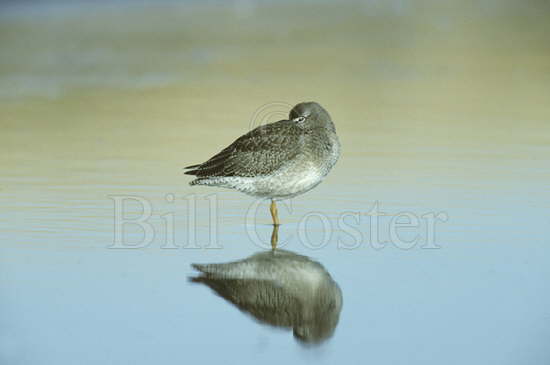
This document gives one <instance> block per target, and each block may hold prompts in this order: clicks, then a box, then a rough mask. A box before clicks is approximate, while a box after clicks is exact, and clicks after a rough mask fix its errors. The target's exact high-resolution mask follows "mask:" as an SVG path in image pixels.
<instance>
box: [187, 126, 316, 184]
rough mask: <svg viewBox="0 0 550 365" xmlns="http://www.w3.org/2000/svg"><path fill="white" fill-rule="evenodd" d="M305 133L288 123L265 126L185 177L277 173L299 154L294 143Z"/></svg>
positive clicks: (234, 143) (245, 136)
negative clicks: (284, 164)
mask: <svg viewBox="0 0 550 365" xmlns="http://www.w3.org/2000/svg"><path fill="white" fill-rule="evenodd" d="M305 133H306V132H305V131H304V130H303V129H301V128H300V127H299V126H297V125H296V124H295V123H294V122H292V121H289V120H281V121H279V122H275V123H271V124H266V125H262V126H259V127H257V128H256V129H253V130H252V131H250V132H248V133H247V134H245V135H243V136H241V137H239V138H238V139H237V140H235V142H233V143H232V144H230V145H229V146H227V147H226V148H224V149H223V150H222V151H221V152H219V153H218V154H217V155H215V156H213V157H212V158H210V159H209V160H208V161H206V162H204V163H202V164H199V165H193V166H188V167H187V168H189V169H191V170H190V171H187V172H185V173H186V174H189V175H195V176H197V177H199V178H201V177H211V176H259V175H267V174H270V173H271V172H273V171H276V170H277V169H279V168H280V167H281V166H282V165H283V163H285V162H286V161H288V160H291V159H293V158H294V157H296V155H297V154H298V153H299V152H300V151H299V148H298V143H299V141H300V139H301V138H303V136H304V134H305Z"/></svg>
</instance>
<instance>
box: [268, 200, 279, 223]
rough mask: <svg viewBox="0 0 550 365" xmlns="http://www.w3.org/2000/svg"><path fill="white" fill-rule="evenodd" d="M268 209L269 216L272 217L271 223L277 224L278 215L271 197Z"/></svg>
mask: <svg viewBox="0 0 550 365" xmlns="http://www.w3.org/2000/svg"><path fill="white" fill-rule="evenodd" d="M269 211H270V212H271V218H273V225H274V226H278V225H279V216H278V215H277V205H276V204H275V200H273V199H271V207H269Z"/></svg>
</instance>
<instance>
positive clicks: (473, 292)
mask: <svg viewBox="0 0 550 365" xmlns="http://www.w3.org/2000/svg"><path fill="white" fill-rule="evenodd" d="M549 39H550V2H548V1H544V0H527V1H519V0H501V1H496V0H482V1H469V0H468V1H436V0H420V1H404V0H387V1H380V0H370V1H369V0H367V1H341V2H329V1H300V2H290V1H252V0H250V1H246V0H242V1H190V0H189V1H168V0H166V1H164V0H163V1H131V0H114V1H107V0H104V1H49V0H46V1H38V0H37V1H31V0H22V1H16V0H12V1H1V2H0V50H1V51H0V166H2V174H1V176H0V201H1V206H2V209H1V210H0V232H1V234H2V243H1V244H0V295H1V296H2V298H3V300H2V303H0V328H2V331H1V332H0V359H1V360H2V361H1V362H2V363H5V364H54V363H55V364H71V363H75V362H76V363H80V364H86V363H90V364H92V363H94V364H95V363H102V364H110V363H113V364H120V363H130V362H131V363H134V364H138V363H143V364H145V363H151V362H161V363H167V362H184V363H185V362H189V361H197V360H200V361H203V362H205V363H212V362H214V361H219V362H221V361H230V362H236V361H239V362H244V363H248V362H250V363H252V362H258V361H261V362H262V363H280V362H281V361H289V362H292V363H296V362H304V363H313V362H315V363H335V362H346V363H354V362H357V363H368V362H375V363H378V364H385V363H388V364H404V363H407V364H410V363H424V364H440V363H446V364H455V363H456V364H459V363H460V364H463V363H469V364H497V363H498V364H518V363H521V364H542V363H547V362H548V361H550V352H549V350H548V346H547V344H548V339H549V337H550V311H549V310H548V308H550V295H549V294H548V290H547V289H548V288H547V283H548V280H549V279H550V268H549V266H548V260H549V259H550V248H549V246H548V243H549V240H548V227H549V226H550V221H549V213H550V171H549V167H550V42H549ZM309 100H315V101H317V102H319V103H320V104H321V105H323V106H324V107H325V108H326V109H327V110H328V111H329V112H330V113H331V115H332V117H333V120H334V122H335V124H336V128H337V131H338V134H339V136H340V140H341V143H342V146H343V153H342V157H341V159H340V161H339V163H338V164H337V166H336V167H335V169H334V170H333V171H332V173H331V174H330V175H329V176H328V178H327V179H326V181H325V182H324V183H323V184H321V185H320V186H319V187H318V188H316V189H315V190H313V191H311V192H309V193H308V194H306V195H304V196H301V197H298V198H296V199H294V200H293V201H292V210H289V209H288V208H284V207H283V208H280V217H281V220H282V222H283V223H285V224H284V225H283V226H282V227H281V230H280V232H279V235H280V238H281V239H282V240H283V241H286V242H287V245H286V246H285V249H289V250H292V251H294V252H297V253H300V254H302V255H306V256H310V257H312V259H315V260H318V261H319V262H320V263H321V264H323V265H324V266H325V268H326V269H327V270H328V272H330V273H331V275H332V276H333V278H334V280H335V281H336V282H337V283H338V284H339V285H340V287H341V289H342V293H343V300H344V306H343V309H342V313H341V316H340V322H339V324H338V327H337V328H336V331H335V334H334V336H333V337H332V338H331V339H330V340H328V341H327V342H326V343H325V344H323V345H322V346H319V347H316V348H315V349H312V348H307V349H305V348H303V347H301V346H299V345H297V344H296V343H295V341H294V340H293V339H292V336H291V335H290V333H288V332H285V331H281V330H276V329H273V328H270V327H269V326H265V325H260V324H258V323H256V322H254V320H252V319H251V318H249V317H247V316H246V315H245V314H242V313H240V312H239V311H238V310H237V309H236V308H234V307H232V306H231V305H230V304H228V303H226V302H224V301H223V300H222V299H220V298H217V297H215V296H214V295H213V294H212V293H211V292H210V291H209V290H208V289H207V288H205V287H197V286H193V285H192V284H191V283H189V282H188V281H187V280H186V277H187V276H188V275H189V274H190V273H191V272H192V270H191V268H190V266H189V264H190V263H192V262H223V261H230V260H236V259H241V258H244V257H246V256H249V255H250V254H252V253H254V252H257V251H259V250H260V248H258V247H256V246H255V245H254V244H253V243H251V240H250V237H249V236H248V235H247V233H246V230H245V228H244V216H245V214H246V211H247V208H248V207H249V206H250V204H252V203H253V199H252V198H249V197H246V196H243V195H240V194H238V193H236V192H228V191H221V190H219V189H209V188H204V187H196V188H193V189H191V187H189V186H188V182H189V181H190V179H189V177H187V176H185V175H183V174H182V170H181V167H183V166H187V165H191V164H195V163H199V162H202V161H204V160H206V159H207V158H208V157H210V156H211V155H212V154H213V153H215V152H217V151H218V150H220V149H221V148H223V147H225V146H226V145H227V144H229V143H230V142H231V141H233V140H234V139H235V138H236V137H238V136H240V135H241V134H243V133H245V132H246V131H247V130H249V129H250V128H251V127H253V126H256V125H258V124H259V123H265V122H272V121H276V120H278V119H282V118H283V117H284V115H285V114H286V113H288V111H289V109H290V107H291V106H292V105H294V104H296V103H298V102H301V101H309ZM192 193H195V194H198V197H199V198H198V199H199V200H197V218H196V225H197V226H196V227H195V229H196V230H197V233H196V234H197V237H198V242H208V240H209V238H208V237H209V236H208V235H209V234H210V227H211V224H210V223H211V222H210V218H209V205H208V201H207V200H204V199H203V197H204V194H210V193H217V195H216V196H217V199H218V215H219V217H218V219H219V221H218V225H217V230H218V233H217V235H218V239H219V241H220V244H221V246H223V248H222V249H217V250H201V249H196V250H189V249H172V250H167V249H161V245H162V243H163V242H164V240H165V232H164V231H162V227H163V225H162V224H163V219H162V218H161V215H163V214H166V213H169V212H173V213H174V214H175V217H176V222H177V227H176V241H177V242H179V243H183V242H185V239H186V237H187V234H188V231H189V229H191V228H189V226H188V225H187V222H188V221H187V219H188V215H189V213H188V210H187V203H188V202H187V201H186V200H185V197H186V196H188V195H189V194H192ZM121 194H123V195H137V196H140V197H144V198H145V199H148V201H150V202H151V204H152V206H153V217H152V218H151V222H153V223H154V224H155V227H157V228H158V234H157V235H156V236H155V240H154V242H153V243H152V244H151V245H150V246H149V247H147V248H143V249H134V250H112V249H111V250H110V249H108V248H107V247H108V246H109V245H111V244H112V241H113V201H112V200H111V199H109V195H121ZM166 194H173V195H174V196H175V197H176V201H175V202H171V201H167V200H166V198H165V197H166ZM377 201H378V202H379V204H380V207H381V209H382V210H384V211H386V212H387V214H388V216H392V215H395V214H397V213H399V212H403V211H409V212H412V213H414V214H417V215H418V216H420V215H422V214H425V213H428V212H435V213H438V212H444V213H445V214H446V215H447V216H448V217H449V219H448V221H447V222H441V224H440V225H439V226H438V230H437V236H436V242H437V244H438V245H439V246H440V247H441V248H440V249H436V250H433V249H432V250H427V249H422V247H421V246H420V245H419V246H416V247H414V248H412V249H410V250H401V249H398V248H396V247H394V246H392V245H387V247H385V248H384V249H381V250H375V249H373V248H372V247H371V246H370V245H369V242H368V237H369V234H370V233H369V224H368V218H366V219H363V220H362V221H358V222H353V221H351V223H348V224H350V225H353V226H354V227H356V228H357V229H358V230H359V231H360V232H361V233H362V235H363V239H364V242H363V244H362V245H360V247H359V248H357V249H354V250H342V249H339V248H338V247H339V246H338V242H340V241H339V240H340V239H342V240H344V241H346V240H347V241H346V242H349V241H350V236H349V235H347V236H346V233H345V232H341V229H340V228H341V227H339V226H338V224H337V221H338V219H339V217H340V216H341V215H342V213H343V212H368V211H369V210H370V209H372V207H373V204H375V202H377ZM262 207H263V208H262V209H260V210H259V215H258V220H259V222H260V223H259V224H258V227H257V230H258V234H259V236H260V237H264V238H265V240H266V242H268V241H269V236H270V233H271V227H270V226H269V225H267V224H264V223H268V222H269V219H270V218H269V216H268V211H267V206H262ZM130 209H131V210H132V209H133V211H135V212H137V213H136V214H139V207H130ZM311 211H316V212H322V213H323V214H325V215H326V216H327V217H328V218H329V220H330V222H331V224H332V227H333V232H332V235H331V236H330V239H329V240H328V241H329V244H328V245H326V246H324V247H322V248H321V249H318V250H311V249H310V248H307V247H304V245H303V244H301V243H300V240H299V239H298V236H299V235H298V232H297V230H298V228H299V225H298V222H299V221H300V219H301V218H302V217H304V215H306V214H307V213H308V212H311ZM130 213H131V212H130ZM321 223H322V222H318V221H316V220H315V219H312V220H311V222H310V224H309V226H308V234H309V236H308V237H309V239H310V240H311V241H312V242H322V241H323V240H324V237H325V236H324V234H325V233H326V232H324V230H323V226H322V224H321ZM386 233H387V232H386ZM414 233H415V232H408V234H413V235H414ZM127 234H128V235H129V237H131V238H133V239H134V241H135V240H139V237H140V235H141V234H142V232H141V230H140V229H139V227H133V226H128V227H127ZM423 238H424V239H425V238H426V237H425V235H424V237H423Z"/></svg>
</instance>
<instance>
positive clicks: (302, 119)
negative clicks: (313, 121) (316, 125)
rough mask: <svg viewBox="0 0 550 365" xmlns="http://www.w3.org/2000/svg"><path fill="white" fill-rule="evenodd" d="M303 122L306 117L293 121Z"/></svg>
mask: <svg viewBox="0 0 550 365" xmlns="http://www.w3.org/2000/svg"><path fill="white" fill-rule="evenodd" d="M304 120H306V117H298V118H294V121H295V122H298V123H300V122H303V121H304Z"/></svg>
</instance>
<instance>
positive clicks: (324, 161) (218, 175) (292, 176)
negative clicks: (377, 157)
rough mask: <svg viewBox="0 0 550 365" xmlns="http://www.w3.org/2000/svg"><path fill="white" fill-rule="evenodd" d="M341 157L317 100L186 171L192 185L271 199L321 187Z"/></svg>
mask: <svg viewBox="0 0 550 365" xmlns="http://www.w3.org/2000/svg"><path fill="white" fill-rule="evenodd" d="M339 155H340V143H339V141H338V137H337V136H336V130H335V128H334V124H333V122H332V120H331V118H330V115H329V114H328V113H327V111H326V110H325V109H323V107H321V106H320V105H319V104H317V103H315V102H307V103H300V104H298V105H296V106H295V107H294V108H292V110H291V111H290V114H289V119H288V120H281V121H278V122H275V123H270V124H266V125H262V126H259V127H257V128H255V129H254V130H252V131H250V132H248V133H246V134H244V135H243V136H241V137H239V138H238V139H237V140H235V141H234V142H233V143H232V144H230V145H229V146H228V147H226V148H224V149H223V150H222V151H221V152H219V153H218V154H216V155H215V156H213V157H212V158H210V159H209V160H208V161H206V162H204V163H202V164H199V165H193V166H189V167H187V168H188V169H190V170H189V171H187V172H186V174H189V175H195V176H196V177H197V178H196V179H195V180H193V181H191V183H190V184H191V185H209V186H220V187H225V188H230V189H236V190H239V191H241V192H243V193H246V194H249V195H253V196H257V197H263V198H271V199H283V198H290V197H293V196H296V195H298V194H302V193H305V192H306V191H308V190H311V189H312V188H314V187H315V186H317V185H318V184H319V183H320V182H321V181H322V180H323V178H324V177H325V176H326V175H327V174H328V172H329V171H330V169H331V168H332V167H333V166H334V164H335V163H336V161H337V160H338V157H339Z"/></svg>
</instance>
